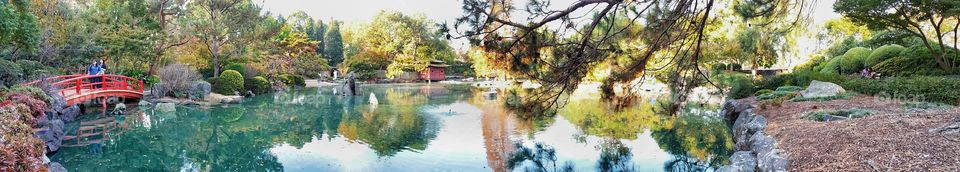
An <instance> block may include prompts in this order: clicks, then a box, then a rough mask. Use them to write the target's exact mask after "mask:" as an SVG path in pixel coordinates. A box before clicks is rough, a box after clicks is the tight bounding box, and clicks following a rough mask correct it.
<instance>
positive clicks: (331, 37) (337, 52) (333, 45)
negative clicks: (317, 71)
mask: <svg viewBox="0 0 960 172" xmlns="http://www.w3.org/2000/svg"><path fill="white" fill-rule="evenodd" d="M324 37H325V38H324V39H325V40H324V41H323V43H324V48H323V50H324V51H323V52H324V54H325V57H326V58H327V61H329V62H330V66H336V65H337V64H340V62H343V37H341V35H340V22H339V21H331V22H330V29H329V30H327V34H326V36H324Z"/></svg>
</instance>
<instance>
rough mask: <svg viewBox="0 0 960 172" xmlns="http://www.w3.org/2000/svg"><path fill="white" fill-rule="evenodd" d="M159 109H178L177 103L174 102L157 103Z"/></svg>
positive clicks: (168, 110) (164, 110)
mask: <svg viewBox="0 0 960 172" xmlns="http://www.w3.org/2000/svg"><path fill="white" fill-rule="evenodd" d="M157 111H160V112H174V111H177V105H175V104H173V103H157Z"/></svg>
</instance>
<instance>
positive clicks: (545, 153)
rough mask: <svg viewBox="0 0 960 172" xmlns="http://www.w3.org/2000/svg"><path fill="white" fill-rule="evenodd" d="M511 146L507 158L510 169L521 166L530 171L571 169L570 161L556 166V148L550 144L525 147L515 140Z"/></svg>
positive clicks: (551, 171)
mask: <svg viewBox="0 0 960 172" xmlns="http://www.w3.org/2000/svg"><path fill="white" fill-rule="evenodd" d="M513 146H514V152H513V153H512V154H510V159H508V160H507V168H509V169H510V170H515V169H518V168H523V170H524V171H531V172H560V171H565V172H566V171H573V163H570V162H567V163H564V164H563V165H560V166H557V154H556V150H555V149H554V148H553V147H551V146H547V145H544V144H543V143H536V144H534V145H533V147H526V146H524V145H523V143H520V142H515V143H514V144H513Z"/></svg>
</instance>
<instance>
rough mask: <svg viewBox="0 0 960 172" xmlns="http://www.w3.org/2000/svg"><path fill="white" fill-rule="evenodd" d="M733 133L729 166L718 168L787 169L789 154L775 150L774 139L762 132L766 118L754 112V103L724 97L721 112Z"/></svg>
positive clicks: (735, 171) (749, 171) (766, 171)
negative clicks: (732, 149)
mask: <svg viewBox="0 0 960 172" xmlns="http://www.w3.org/2000/svg"><path fill="white" fill-rule="evenodd" d="M720 114H721V115H723V117H724V118H726V120H727V124H728V125H729V126H730V130H731V131H732V132H733V138H734V140H733V142H734V150H735V151H736V152H734V153H733V155H731V156H730V165H726V166H723V167H720V168H719V169H717V171H731V172H753V171H764V172H779V171H787V167H788V166H789V164H790V163H789V157H788V155H787V154H786V153H785V152H784V151H783V150H781V149H777V140H776V139H774V138H773V137H772V136H770V135H767V134H766V133H764V129H766V128H767V119H766V118H764V117H763V116H761V115H756V114H755V113H753V105H749V104H742V105H741V104H739V103H737V101H736V100H727V101H726V102H724V103H723V109H722V110H721V111H720Z"/></svg>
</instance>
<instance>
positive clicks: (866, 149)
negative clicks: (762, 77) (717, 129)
mask: <svg viewBox="0 0 960 172" xmlns="http://www.w3.org/2000/svg"><path fill="white" fill-rule="evenodd" d="M739 101H740V102H741V103H750V104H754V105H756V100H754V99H753V98H746V99H741V100H739ZM849 108H864V109H872V110H875V111H876V113H875V114H874V115H871V116H867V117H864V118H856V119H849V120H841V121H829V122H822V121H814V120H809V119H804V118H802V117H803V116H804V115H805V114H806V113H808V112H812V111H818V110H837V109H849ZM754 112H757V114H760V115H763V116H764V117H766V118H767V121H768V126H769V127H767V129H766V131H765V132H766V133H768V134H770V135H772V136H773V137H775V138H776V139H777V143H778V147H779V148H780V149H783V150H785V151H786V152H787V153H789V156H790V171H960V133H956V132H952V133H951V132H938V131H935V130H937V129H940V128H943V127H944V126H947V125H950V124H956V123H960V109H958V108H955V107H954V108H947V109H930V110H919V111H917V110H912V111H908V110H905V109H904V108H903V107H902V102H900V101H892V100H884V99H877V98H874V97H870V96H862V95H859V96H856V97H853V98H851V99H846V100H832V101H824V102H813V101H810V102H789V101H787V102H784V103H783V104H782V105H781V106H779V107H767V109H760V108H756V109H754Z"/></svg>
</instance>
